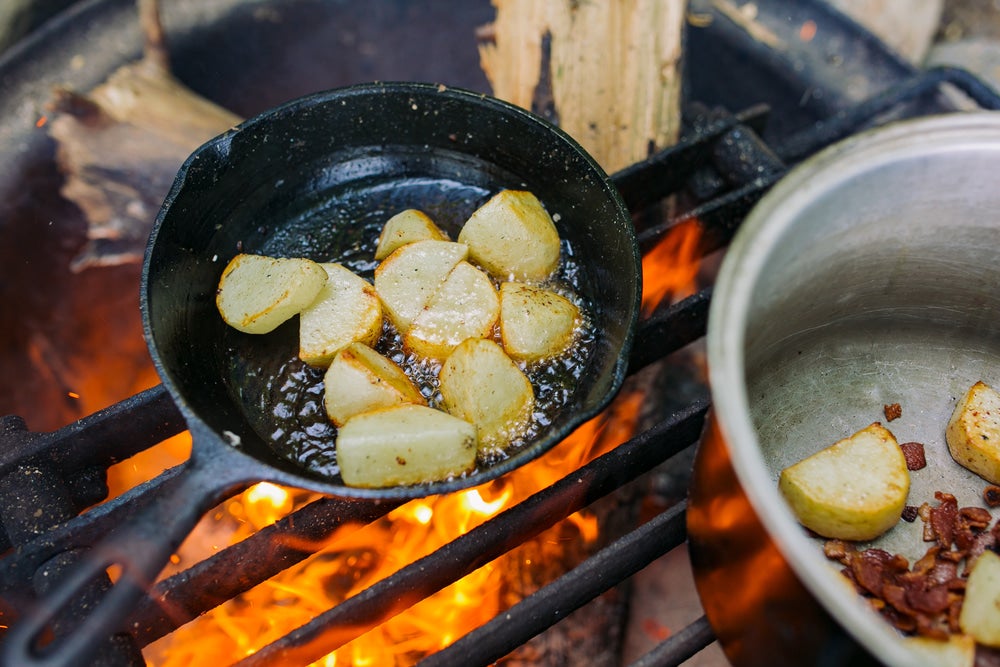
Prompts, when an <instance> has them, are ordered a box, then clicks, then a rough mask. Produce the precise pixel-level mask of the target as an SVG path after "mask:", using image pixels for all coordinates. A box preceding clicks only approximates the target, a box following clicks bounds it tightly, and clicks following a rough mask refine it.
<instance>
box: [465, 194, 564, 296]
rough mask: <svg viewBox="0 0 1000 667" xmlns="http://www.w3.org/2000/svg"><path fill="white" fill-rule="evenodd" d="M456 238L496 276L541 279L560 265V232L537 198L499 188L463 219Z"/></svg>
mask: <svg viewBox="0 0 1000 667" xmlns="http://www.w3.org/2000/svg"><path fill="white" fill-rule="evenodd" d="M458 242H459V243H465V244H466V245H468V246H469V256H470V257H471V258H472V260H473V261H474V262H476V263H477V264H479V265H480V266H481V267H483V268H484V269H486V270H487V271H489V272H490V274H492V275H493V276H494V277H496V278H497V279H498V280H522V281H527V282H535V283H537V282H541V281H543V280H545V279H546V278H548V277H549V276H551V275H552V272H553V271H555V270H556V267H558V266H559V233H558V232H557V231H556V226H555V224H553V222H552V218H551V217H549V214H548V212H547V211H546V210H545V208H544V207H543V206H542V204H541V202H539V201H538V198H537V197H535V195H533V194H532V193H530V192H527V191H525V190H502V191H501V192H499V193H497V194H496V195H494V196H493V198H492V199H490V200H489V201H488V202H486V203H485V204H483V205H482V206H480V207H479V208H478V209H477V210H476V211H475V212H474V213H473V214H472V215H471V216H470V217H469V219H468V220H467V221H466V222H465V225H464V226H463V227H462V231H461V232H459V234H458Z"/></svg>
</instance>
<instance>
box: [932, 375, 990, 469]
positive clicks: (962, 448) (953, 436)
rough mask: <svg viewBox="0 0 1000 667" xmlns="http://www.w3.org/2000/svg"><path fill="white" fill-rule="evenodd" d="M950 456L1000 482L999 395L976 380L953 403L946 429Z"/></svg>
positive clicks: (960, 463)
mask: <svg viewBox="0 0 1000 667" xmlns="http://www.w3.org/2000/svg"><path fill="white" fill-rule="evenodd" d="M945 439H946V440H947V442H948V451H950V452H951V456H952V458H954V459H955V461H957V462H958V463H959V465H962V466H964V467H966V468H968V469H969V470H971V471H972V472H974V473H976V474H977V475H979V476H980V477H982V478H983V479H985V480H986V481H988V482H991V483H993V484H1000V394H998V393H997V392H996V390H994V389H993V388H992V387H990V386H989V385H987V384H985V383H983V382H977V383H976V384H974V385H972V387H970V388H969V391H967V392H966V394H965V396H963V397H962V399H961V400H960V401H959V402H958V405H956V406H955V410H954V412H952V414H951V419H949V420H948V427H947V429H946V430H945Z"/></svg>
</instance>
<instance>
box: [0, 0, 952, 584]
mask: <svg viewBox="0 0 1000 667" xmlns="http://www.w3.org/2000/svg"><path fill="white" fill-rule="evenodd" d="M711 4H712V3H710V2H708V0H694V1H693V2H692V6H691V7H692V12H693V13H695V14H698V15H700V16H701V17H702V18H703V17H704V16H710V17H711V20H709V21H707V22H706V23H705V25H704V27H695V26H689V29H688V34H687V37H686V39H687V55H686V61H685V69H686V82H687V83H686V96H687V98H688V102H690V101H692V100H695V101H700V102H702V103H704V104H706V105H709V106H711V105H716V104H721V105H724V106H726V107H728V108H732V109H738V108H745V107H750V106H751V105H757V104H758V103H761V102H764V103H766V104H767V105H769V106H770V108H771V109H772V111H771V114H770V118H769V121H768V123H767V125H766V126H765V127H762V126H761V125H759V124H757V123H750V125H751V129H752V130H753V131H754V132H755V133H757V134H759V135H761V136H764V137H765V138H766V139H769V140H770V139H776V138H782V137H788V136H790V135H794V134H795V133H797V132H800V131H806V132H807V133H808V132H809V131H810V130H811V128H812V126H813V124H814V123H816V122H817V121H819V120H822V119H825V118H830V117H833V118H834V120H835V121H836V116H837V114H838V113H839V112H840V111H842V110H844V109H846V108H849V107H851V106H852V105H854V104H856V103H858V102H860V101H862V100H865V99H868V98H870V97H871V96H872V95H875V94H878V93H879V92H880V91H883V90H885V89H887V88H890V87H892V86H893V85H896V84H897V83H899V82H900V81H901V80H904V79H906V78H907V77H908V76H910V75H912V74H913V69H912V67H910V66H909V65H907V64H905V63H903V62H902V61H900V60H899V59H897V58H896V57H895V56H893V55H892V54H890V53H889V52H888V51H887V50H886V49H885V47H884V45H882V44H881V43H880V42H878V40H875V39H874V38H872V37H871V36H870V35H867V33H865V32H864V31H862V30H860V29H858V27H857V26H855V25H854V24H852V23H851V22H850V21H847V20H846V19H844V17H842V16H840V15H839V14H837V13H836V12H832V11H831V10H829V9H828V8H826V7H825V5H824V4H823V3H822V2H818V1H813V0H809V1H803V2H798V1H796V2H792V1H791V0H760V1H759V2H757V3H755V4H756V6H757V7H758V10H759V19H760V21H761V22H762V23H763V24H764V25H766V26H768V27H769V28H770V29H771V30H772V31H773V33H774V34H775V35H777V36H778V38H779V39H780V40H782V42H783V48H780V49H778V48H774V47H773V45H769V44H767V43H763V42H761V41H760V40H757V39H755V38H753V37H752V36H750V35H748V34H747V33H746V31H745V30H743V29H742V28H740V27H739V26H737V25H735V24H733V23H732V22H731V21H729V20H728V19H726V18H725V17H723V16H721V15H720V14H719V13H718V12H717V11H716V10H715V9H714V8H713V7H712V6H711ZM163 6H164V18H165V23H166V29H167V35H168V39H169V40H170V42H171V46H172V48H171V52H172V56H173V63H174V69H175V72H176V73H177V74H178V75H179V77H180V78H181V80H182V81H184V82H185V83H186V84H188V85H189V86H191V87H192V88H193V89H194V90H196V91H198V92H200V93H202V94H204V95H206V96H208V97H209V98H211V99H213V100H215V101H217V102H219V103H221V104H223V105H224V106H226V107H228V108H230V109H232V110H234V111H236V112H238V113H241V114H243V115H245V116H249V115H252V114H253V113H256V112H258V111H260V110H262V109H264V108H266V107H269V106H272V105H274V104H277V103H280V102H282V101H284V100H285V99H288V98H290V97H294V96H297V95H301V94H304V93H309V92H312V91H314V90H317V89H322V88H329V87H333V86H338V85H344V84H348V83H355V82H360V81H368V80H373V79H381V80H391V79H398V80H402V79H415V80H427V81H442V82H445V83H448V84H452V85H460V86H464V87H467V88H472V89H476V90H482V91H484V92H485V91H486V90H487V89H488V85H487V83H486V81H485V79H484V78H483V77H482V74H481V72H480V71H479V68H478V58H477V56H476V53H475V43H474V38H473V37H472V33H473V31H474V28H475V27H476V26H478V25H480V24H482V23H485V22H486V21H488V20H489V19H490V17H491V16H492V11H491V8H490V5H489V3H488V2H486V1H485V0H484V1H482V2H470V3H465V2H463V3H455V2H449V1H447V0H441V1H430V2H409V1H406V2H404V1H403V0H399V1H396V0H384V1H382V2H378V3H352V2H339V1H335V2H326V1H320V0H293V1H291V2H289V1H287V0H282V1H279V0H264V1H262V2H255V3H241V2H238V1H237V0H208V1H203V0H164V2H163ZM804 20H815V21H816V22H817V23H818V24H819V26H820V28H821V30H819V31H818V34H819V35H820V36H821V37H822V41H820V42H814V43H811V44H806V43H802V42H801V41H800V40H798V39H797V37H796V36H797V32H798V28H799V26H800V25H801V22H802V21H804ZM699 25H701V22H699ZM441 35H444V36H445V38H443V39H442V38H441V37H440V36H441ZM331 36H333V37H332V38H331ZM456 36H457V37H456ZM140 47H141V40H140V36H139V31H138V29H137V26H136V20H135V12H134V3H133V1H132V0H90V1H88V2H82V3H79V4H78V5H77V6H76V7H74V9H73V10H72V12H70V13H67V14H66V15H64V16H63V17H61V18H60V19H59V20H57V21H55V22H53V23H50V24H49V25H48V26H46V28H45V29H44V30H43V31H41V32H40V33H39V34H38V35H37V36H36V38H34V39H30V40H27V41H26V42H24V43H22V44H21V45H20V46H19V47H18V48H17V49H15V50H13V51H11V52H8V53H7V54H5V55H4V56H3V57H2V58H0V82H2V87H3V90H4V95H3V96H0V158H2V159H0V260H2V264H3V266H4V267H5V268H4V275H3V277H2V280H0V309H2V310H0V313H2V317H0V319H2V320H3V321H4V322H5V327H4V328H3V330H2V331H0V374H2V375H3V377H5V378H13V377H16V378H19V382H18V383H17V384H16V385H15V384H13V383H5V384H4V385H3V386H2V387H0V413H2V412H16V413H19V414H22V415H25V416H27V417H29V419H28V423H29V425H31V426H33V427H35V428H43V429H52V428H56V427H58V426H60V425H62V424H64V423H67V422H68V421H70V420H71V419H72V417H73V416H75V414H74V412H73V411H74V410H75V409H76V408H75V406H74V405H73V404H72V402H71V401H67V400H66V398H65V392H66V389H67V387H66V386H65V385H64V384H61V383H60V382H59V381H58V379H59V378H58V377H56V378H55V380H56V381H53V378H52V377H50V376H40V375H38V374H37V372H36V371H35V368H34V367H33V366H31V365H30V364H29V361H28V360H29V359H30V358H31V355H29V354H28V350H29V349H30V348H29V346H30V345H32V344H34V343H35V342H37V341H38V340H39V339H42V340H50V341H53V345H52V346H51V347H50V348H48V349H47V350H46V353H47V354H49V355H51V357H52V359H51V361H52V362H53V365H54V366H55V367H56V368H60V367H61V368H66V367H71V366H72V362H73V360H72V359H67V358H64V357H62V356H61V355H63V354H64V350H65V349H69V346H68V345H64V344H63V343H64V342H65V341H66V339H67V336H68V335H71V334H68V333H67V332H74V331H76V330H77V329H78V328H79V325H78V320H77V319H75V318H77V317H78V313H79V311H80V310H81V306H80V303H81V297H80V295H81V294H83V293H85V292H86V291H88V290H91V289H95V288H96V289H107V288H108V287H109V286H110V287H112V288H113V289H114V290H116V291H115V292H113V293H112V292H109V293H108V294H107V299H108V301H109V302H111V303H112V306H111V308H110V310H109V311H108V314H106V315H103V316H105V317H108V318H109V319H115V320H122V321H124V322H125V323H126V324H128V323H129V322H131V323H132V325H136V323H137V319H138V316H137V311H136V309H135V299H136V298H137V297H136V295H135V293H134V290H135V289H137V285H138V282H139V276H138V269H137V267H136V266H123V267H117V268H111V269H101V270H99V271H92V272H89V273H88V274H87V275H70V274H68V273H67V272H66V271H65V270H64V269H63V268H60V267H63V266H65V265H67V264H68V262H69V259H70V258H71V257H72V256H73V254H74V253H75V252H76V250H77V249H78V247H79V245H80V243H81V239H82V229H83V225H82V221H81V219H80V217H79V212H78V211H76V210H75V209H73V208H72V207H71V206H69V205H68V204H67V203H66V202H65V201H64V200H62V199H61V198H60V196H59V195H58V187H59V185H60V183H61V177H60V175H59V174H58V172H57V171H56V169H55V167H54V162H53V151H54V145H53V143H52V140H51V139H50V138H49V137H48V135H47V133H46V132H45V130H44V129H39V128H37V127H36V122H37V121H38V119H39V117H40V116H42V115H43V114H44V113H45V104H46V102H47V101H48V100H49V99H50V90H51V87H52V86H53V85H55V84H63V85H68V86H69V87H71V88H74V89H77V90H86V89H87V88H89V87H91V86H93V85H94V84H96V83H98V82H100V81H101V80H103V79H104V78H105V77H106V76H107V75H108V74H109V73H110V72H111V71H113V70H114V69H115V68H116V67H118V66H120V65H121V64H123V63H125V62H127V61H129V60H132V59H135V58H137V57H138V55H139V52H140ZM926 97H927V96H925V97H923V98H921V99H922V102H921V104H916V105H914V106H917V107H920V106H922V105H923V106H926V105H925V104H923V102H924V101H926ZM930 98H931V99H932V101H931V104H930V106H932V107H933V106H935V105H936V104H937V101H936V96H935V95H931V96H930ZM793 144H794V142H788V146H792V145H793ZM808 150H809V149H804V150H803V149H799V148H796V149H794V150H792V149H789V150H788V152H787V154H786V155H785V156H784V157H786V158H787V157H790V156H798V155H802V154H804V152H808ZM769 185H770V183H763V184H753V185H749V186H743V187H742V188H738V189H736V190H734V191H731V192H729V193H727V194H724V195H723V196H722V197H721V198H720V199H719V200H717V202H713V203H711V204H710V205H709V206H707V207H706V208H705V209H700V208H697V209H695V210H694V212H692V213H691V214H690V215H691V216H694V215H697V216H704V218H706V219H710V220H711V219H717V220H719V221H721V224H722V226H723V227H724V228H728V229H729V230H730V233H731V230H733V229H735V227H736V226H737V225H738V224H739V220H741V219H742V215H743V214H745V212H746V210H748V209H749V207H750V206H752V204H753V203H754V202H756V200H757V199H758V198H759V196H760V195H761V194H762V192H763V191H764V190H766V188H767V187H769ZM664 191H665V192H666V191H670V188H669V187H668V188H666V189H665V190H664ZM631 192H632V193H633V194H627V196H629V198H630V199H631V197H632V196H633V195H634V196H635V197H637V198H638V199H637V200H636V201H639V200H643V198H644V201H645V203H652V202H655V201H656V196H650V195H648V194H643V192H642V187H635V188H632V190H631ZM674 222H676V221H670V222H669V223H667V224H665V225H662V226H660V227H659V228H657V229H650V230H647V231H646V232H645V234H644V236H643V241H644V243H649V244H651V243H652V242H653V240H654V239H656V238H658V237H659V236H661V235H662V233H663V231H664V230H665V229H666V228H667V227H669V226H670V225H671V224H673V223H674ZM727 226H728V227H727ZM709 228H710V229H711V228H712V225H709ZM722 238H724V239H725V240H723V241H720V243H724V242H725V241H726V240H728V237H727V236H725V235H723V237H722ZM4 253H16V254H14V255H10V256H8V255H6V254H4ZM39 267H44V268H45V270H41V271H40V270H38V269H39ZM26 286H30V289H26ZM116 295H118V296H116ZM709 296H710V294H709V293H703V294H699V295H697V297H693V298H692V300H689V301H688V302H685V303H683V304H678V309H679V314H680V315H681V317H682V320H683V321H685V322H688V323H689V324H685V325H684V326H680V327H677V330H680V331H681V333H680V334H676V330H675V329H674V328H673V327H672V326H671V322H672V321H673V320H672V319H671V318H670V317H663V315H664V314H663V313H660V314H657V315H654V317H653V319H652V321H651V322H650V323H648V326H647V327H646V328H645V330H644V331H645V333H643V331H640V332H639V334H638V335H639V336H640V337H645V338H646V339H647V340H648V341H650V344H651V345H655V344H657V341H661V340H663V339H664V338H661V337H660V334H667V335H669V336H673V338H672V339H671V340H672V341H673V342H668V343H666V344H663V346H662V347H661V348H659V349H658V351H655V352H647V351H643V352H642V354H641V355H640V356H641V359H640V356H637V355H633V358H632V368H633V370H634V369H636V368H639V367H641V366H643V365H645V364H647V363H649V362H650V361H652V360H654V359H656V358H657V355H659V354H661V352H663V351H664V350H672V349H675V347H676V345H678V344H681V343H680V341H688V340H691V339H693V338H692V337H697V336H698V335H699V331H700V330H701V329H702V328H703V327H704V321H705V315H704V309H705V307H707V302H708V298H709ZM40 305H41V306H44V307H40ZM29 311H31V312H34V313H36V314H33V315H32V316H31V317H23V314H24V313H25V312H29ZM133 328H135V327H134V326H133ZM132 345H133V347H134V348H141V347H142V343H141V341H132ZM128 346H129V342H128V341H119V344H118V345H117V346H116V348H114V349H109V351H108V352H109V354H110V355H117V356H121V355H122V354H125V353H127V352H128V351H129V348H128ZM95 366H96V367H100V366H101V359H100V358H98V359H96V360H95ZM155 391H156V392H158V393H157V395H156V396H157V400H156V401H155V402H156V403H157V404H159V399H160V398H163V397H164V396H165V395H166V393H165V391H164V389H163V388H162V387H160V388H158V389H157V390H155ZM147 398H148V397H147ZM130 400H131V399H130ZM144 400H145V399H144ZM38 406H45V407H44V408H43V409H40V408H39V407H38ZM171 410H172V406H168V407H167V409H166V411H167V412H168V413H169V412H171ZM173 412H174V414H172V415H169V417H168V419H167V421H168V422H169V423H170V424H171V426H169V427H168V428H167V429H166V430H167V431H171V430H173V429H174V428H175V426H174V424H176V420H177V415H176V411H173ZM123 414H124V415H127V416H126V417H125V419H126V420H127V419H129V418H141V416H140V413H139V412H138V411H135V410H127V411H125V412H124V413H123ZM53 415H54V416H53ZM67 415H69V417H67ZM117 421H119V422H120V421H122V420H121V419H119V420H117ZM113 423H114V422H113V421H109V424H113ZM110 428H111V429H112V430H113V429H114V426H111V427H110ZM177 428H180V427H177ZM97 432H98V431H95V430H93V429H92V428H90V425H87V427H86V428H80V429H79V432H78V433H76V434H75V437H79V438H84V439H85V440H86V441H87V442H90V441H91V440H93V441H94V443H96V442H97V441H98V440H101V439H103V438H104V434H102V435H101V436H100V437H93V438H91V440H87V438H90V436H88V435H87V434H92V433H97ZM62 435H68V433H64V434H62ZM62 435H60V436H58V437H59V438H61V437H62ZM19 437H21V436H19ZM113 437H114V436H112V438H113ZM73 441H74V440H72V439H67V440H66V442H67V443H71V442H73ZM133 444H134V445H135V446H140V445H141V443H140V442H139V441H138V440H136V441H135V442H134V443H133ZM130 446H131V445H129V444H125V445H124V446H123V448H122V449H121V450H120V452H126V451H127V450H128V449H129V447H130ZM143 446H144V445H143ZM69 449H70V450H72V452H73V453H72V454H71V455H73V456H76V455H79V453H81V452H86V451H88V450H89V445H88V446H86V447H72V446H70V447H69ZM116 456H117V455H116ZM176 472H177V471H172V472H169V473H166V474H165V475H164V476H162V477H161V478H160V479H158V480H156V481H154V482H152V483H150V484H147V485H144V486H143V487H141V488H139V489H136V490H135V491H134V492H132V493H129V494H127V495H126V496H124V497H123V498H122V499H121V500H118V501H113V502H112V503H108V504H107V505H105V506H101V507H99V508H97V509H96V510H92V511H90V512H88V513H87V514H86V515H83V516H82V517H78V518H76V519H71V520H70V521H69V522H68V523H67V524H66V525H64V526H61V527H60V528H57V529H56V530H55V531H50V532H49V533H48V534H46V535H44V536H43V537H41V538H37V539H35V540H33V541H31V542H29V543H28V545H27V546H26V547H25V548H24V549H20V550H18V551H17V557H16V558H7V559H5V560H4V561H3V563H2V566H0V579H2V581H3V583H4V585H5V586H8V587H9V588H8V592H9V591H10V590H13V589H16V588H17V587H18V586H19V585H20V586H23V584H18V583H15V582H19V581H24V579H23V577H24V576H25V574H26V573H29V574H28V577H29V578H30V573H31V572H33V571H34V568H35V567H36V566H37V565H38V564H39V563H40V562H42V561H43V560H44V558H43V557H44V556H47V555H48V554H51V553H52V552H53V551H54V550H55V551H58V550H61V549H64V548H69V547H70V546H71V545H73V544H77V543H84V544H85V543H92V542H93V541H95V540H97V539H99V537H100V536H101V535H103V534H104V533H106V532H107V530H108V529H109V528H110V527H111V526H114V525H116V524H117V523H120V522H121V521H122V520H123V519H124V518H125V517H127V516H129V515H132V514H134V513H135V512H136V511H137V509H138V508H139V507H141V506H142V505H143V504H145V503H146V502H149V500H150V499H152V498H155V497H157V496H158V495H159V493H161V492H165V491H166V490H168V489H169V488H170V487H172V486H174V485H175V484H176V477H177V474H176ZM90 493H91V492H88V493H87V494H84V495H85V496H87V497H89V494H90ZM39 559H42V560H39ZM206 567H211V566H206ZM196 577H197V575H195V579H194V580H195V581H197V578H196ZM178 583H179V582H178Z"/></svg>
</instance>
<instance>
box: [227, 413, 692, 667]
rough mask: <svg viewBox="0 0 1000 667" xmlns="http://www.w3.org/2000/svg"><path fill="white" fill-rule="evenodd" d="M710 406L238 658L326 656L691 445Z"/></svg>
mask: <svg viewBox="0 0 1000 667" xmlns="http://www.w3.org/2000/svg"><path fill="white" fill-rule="evenodd" d="M707 410H708V404H707V402H705V401H697V402H694V403H693V404H692V405H690V406H688V407H687V408H685V409H684V410H683V411H681V412H678V413H676V414H675V415H673V416H672V417H671V418H669V419H666V420H664V421H662V422H660V423H659V424H657V425H656V426H654V427H653V428H651V429H649V430H648V431H645V432H644V433H642V434H641V435H638V436H636V437H634V438H632V439H630V440H628V441H627V442H625V443H623V444H622V445H619V446H618V447H617V448H615V449H614V450H612V451H611V452H609V453H607V454H605V455H604V456H601V457H599V458H597V459H594V460H593V461H591V462H590V463H588V464H587V465H585V466H583V467H582V468H580V469H579V470H577V471H575V472H573V473H570V474H569V475H567V476H566V477H564V478H563V479H561V480H559V481H558V482H556V483H555V484H553V485H552V486H550V487H548V488H546V489H544V490H542V491H540V492H538V493H536V494H535V495H533V496H531V497H530V498H528V499H527V500H525V501H523V502H521V503H519V504H517V505H515V506H513V507H511V508H510V509H508V510H505V511H504V512H502V513H500V514H498V515H496V516H495V517H493V518H492V519H490V520H488V521H487V522H486V523H484V524H482V525H480V526H479V527H477V528H475V529H473V530H471V531H469V532H468V533H466V534H465V535H463V536H462V537H459V538H458V539H456V540H454V541H453V542H450V543H449V544H447V545H445V546H444V547H442V548H441V549H438V550H437V551H435V552H434V553H432V554H430V555H428V556H426V557H424V558H422V559H420V560H418V561H416V562H414V563H412V564H411V565H408V566H406V567H404V568H402V569H401V570H399V571H398V572H396V573H395V574H393V575H391V576H389V577H387V578H386V579H383V580H382V581H380V582H378V583H377V584H375V585H373V586H371V587H370V588H368V589H367V590H365V591H362V592H361V593H359V594H358V595H356V596H354V597H352V598H349V599H348V600H346V601H344V602H343V603H341V604H340V605H338V606H336V607H334V608H333V609H331V610H329V611H327V612H325V613H323V614H320V615H319V616H317V617H316V618H315V619H313V620H312V621H310V622H309V623H307V624H305V625H303V626H301V627H300V628H298V629H296V630H294V631H292V632H291V633H289V634H287V635H285V636H284V637H282V638H281V639H279V640H277V641H276V642H274V643H272V644H269V645H267V646H265V647H264V648H262V649H261V650H260V651H258V652H257V653H255V654H253V655H252V656H249V657H248V658H246V659H244V660H242V661H240V662H239V663H238V664H239V665H241V666H242V667H251V666H261V665H269V664H307V663H309V662H313V661H315V660H318V659H320V658H321V657H323V656H324V655H326V654H328V653H330V652H332V651H334V650H336V649H337V648H339V647H340V646H343V645H344V644H345V643H347V642H348V641H350V640H352V639H354V638H355V637H357V636H360V635H361V634H363V633H364V632H366V631H367V630H368V629H370V628H371V627H374V626H376V625H378V624H380V623H383V622H384V621H386V620H387V619H389V618H391V617H393V616H395V615H396V614H398V613H399V612H401V611H403V610H404V609H407V608H409V607H410V606H412V605H413V604H415V603H416V602H418V601H420V600H423V599H424V598H426V597H428V596H430V595H432V594H433V593H436V592H437V591H439V590H441V589H442V588H444V587H445V586H448V585H450V584H452V583H454V582H456V581H458V580H459V579H461V578H462V577H464V576H465V575H466V574H468V573H470V572H473V571H474V570H476V569H478V568H479V567H481V566H482V565H485V564H486V563H488V562H490V561H492V560H494V559H496V558H497V557H499V556H501V555H503V554H504V553H506V552H507V551H509V550H510V549H512V548H514V547H515V546H517V545H518V544H520V543H522V542H524V541H526V540H529V539H531V538H532V537H534V536H535V535H538V534H539V533H541V532H542V531H543V530H545V529H547V528H549V527H551V526H553V525H554V524H556V523H557V522H559V521H561V520H562V519H564V518H566V517H567V516H569V515H570V514H573V513H574V512H577V511H579V510H580V509H582V508H584V507H586V506H587V505H589V504H590V503H591V502H593V501H595V500H597V499H598V498H600V497H602V496H604V495H606V494H608V493H610V492H611V491H614V490H615V489H616V488H619V487H620V486H622V485H624V484H625V483H627V482H629V481H631V480H633V479H635V478H637V477H638V476H639V475H641V474H642V473H644V472H646V471H648V470H650V469H651V468H653V467H654V466H656V465H658V464H660V463H662V462H663V461H665V460H667V459H668V458H670V457H671V456H673V455H674V454H676V453H677V452H679V451H681V450H683V449H685V448H686V447H689V446H690V445H691V444H692V443H694V442H695V441H696V440H697V439H698V437H699V436H700V434H701V430H702V426H703V425H704V418H705V413H706V412H707Z"/></svg>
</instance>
